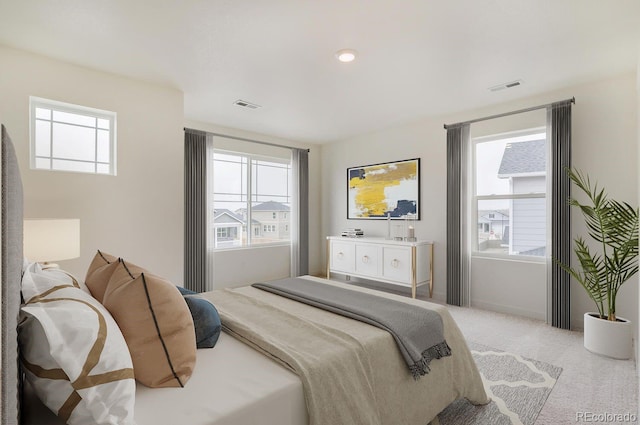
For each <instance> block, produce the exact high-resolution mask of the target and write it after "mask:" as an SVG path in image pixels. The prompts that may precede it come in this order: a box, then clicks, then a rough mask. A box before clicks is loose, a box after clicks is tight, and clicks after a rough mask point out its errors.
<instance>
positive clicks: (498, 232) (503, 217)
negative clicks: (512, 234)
mask: <svg viewBox="0 0 640 425" xmlns="http://www.w3.org/2000/svg"><path fill="white" fill-rule="evenodd" d="M478 239H479V240H488V239H492V240H500V241H502V243H508V242H509V211H506V210H488V211H478Z"/></svg>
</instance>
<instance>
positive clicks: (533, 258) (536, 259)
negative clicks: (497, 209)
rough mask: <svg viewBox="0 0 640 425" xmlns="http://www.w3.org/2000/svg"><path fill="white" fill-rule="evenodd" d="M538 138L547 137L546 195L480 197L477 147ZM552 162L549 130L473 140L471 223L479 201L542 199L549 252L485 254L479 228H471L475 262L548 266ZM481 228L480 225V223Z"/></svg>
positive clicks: (526, 131)
mask: <svg viewBox="0 0 640 425" xmlns="http://www.w3.org/2000/svg"><path fill="white" fill-rule="evenodd" d="M537 134H543V135H545V137H544V139H545V154H546V161H545V192H531V193H516V194H514V193H512V194H501V195H494V194H492V195H478V194H477V191H478V186H477V179H476V177H477V169H476V164H477V153H476V147H477V145H478V144H480V143H487V142H495V141H498V140H504V139H513V138H517V137H527V136H533V135H537ZM536 140H539V139H536ZM550 160H551V155H550V143H549V133H548V129H547V128H546V127H544V126H543V127H534V128H529V129H525V130H517V131H512V132H507V133H498V134H492V135H488V136H479V137H474V138H472V139H471V170H472V173H471V175H470V176H469V181H468V184H469V185H470V187H471V190H470V191H469V192H470V198H471V199H470V206H471V208H470V209H471V219H472V220H473V221H475V222H477V220H478V219H477V217H478V203H479V201H483V200H516V199H540V198H543V199H545V248H546V250H547V253H546V254H545V255H541V256H538V255H524V254H509V253H506V254H503V253H497V252H485V251H480V250H479V249H478V245H479V241H478V227H477V225H476V226H469V230H470V231H471V235H470V238H469V241H470V244H471V247H470V248H471V249H470V251H471V257H472V258H489V259H500V260H509V261H521V262H530V263H545V262H546V261H547V257H548V256H549V249H550V245H549V241H550V238H549V235H550V226H551V220H550V219H551V217H550V213H549V212H550V208H549V202H550V197H549V196H548V195H549V190H550V181H549V180H550V177H551V176H550V174H549V173H550V171H551V164H550ZM478 224H479V223H478ZM511 242H512V241H511V238H510V243H511Z"/></svg>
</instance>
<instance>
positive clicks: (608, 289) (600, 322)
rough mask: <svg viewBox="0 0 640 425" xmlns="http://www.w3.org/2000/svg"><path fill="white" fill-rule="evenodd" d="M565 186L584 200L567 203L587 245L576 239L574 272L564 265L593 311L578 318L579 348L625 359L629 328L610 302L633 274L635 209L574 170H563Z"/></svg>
mask: <svg viewBox="0 0 640 425" xmlns="http://www.w3.org/2000/svg"><path fill="white" fill-rule="evenodd" d="M567 172H568V174H569V177H570V179H571V181H572V182H573V183H574V185H575V186H577V187H578V188H579V189H580V190H581V191H582V192H583V193H584V194H585V195H586V197H587V198H588V202H587V203H581V202H580V201H578V200H577V199H574V198H572V199H571V200H570V201H569V203H570V204H571V205H572V206H574V207H577V208H579V209H580V211H581V212H582V215H583V216H584V219H585V223H586V225H587V229H588V234H589V236H590V237H591V239H592V243H591V244H588V243H587V241H586V240H585V239H584V238H582V236H578V237H576V238H575V239H574V251H575V254H576V257H577V258H578V261H579V263H580V268H579V269H578V268H573V267H570V266H568V265H565V264H561V263H559V264H560V266H561V267H562V268H563V269H564V270H566V271H567V272H568V273H569V274H570V275H571V276H572V277H573V278H574V279H575V280H576V281H578V282H579V283H580V285H582V287H583V288H584V289H585V290H586V291H587V294H588V295H589V297H590V298H591V299H592V300H593V302H594V303H595V305H596V307H597V309H598V312H597V313H596V312H593V313H585V315H584V346H585V348H586V349H587V350H589V351H592V352H594V353H597V354H602V355H605V356H608V357H613V358H618V359H627V358H629V357H630V356H631V346H632V327H631V323H630V322H629V321H628V320H627V319H625V318H622V317H619V316H616V297H617V295H618V291H619V290H620V287H621V286H622V285H623V284H624V283H625V282H627V281H628V280H629V279H631V278H632V277H633V276H634V275H636V273H638V208H634V207H632V206H631V205H629V204H627V203H626V202H618V201H615V200H613V199H609V198H608V197H607V194H606V192H605V190H604V189H599V188H598V185H597V183H595V184H593V185H592V184H591V181H590V180H589V177H588V176H587V175H585V174H584V173H582V172H580V171H578V170H576V171H574V170H571V169H568V170H567Z"/></svg>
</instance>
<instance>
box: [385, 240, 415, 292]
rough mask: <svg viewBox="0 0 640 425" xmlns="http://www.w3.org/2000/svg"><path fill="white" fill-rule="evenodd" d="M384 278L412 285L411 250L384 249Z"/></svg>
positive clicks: (400, 248)
mask: <svg viewBox="0 0 640 425" xmlns="http://www.w3.org/2000/svg"><path fill="white" fill-rule="evenodd" d="M382 261H383V263H382V276H383V277H384V278H385V279H389V280H394V281H397V282H400V283H406V284H411V249H410V248H404V247H398V248H396V247H386V246H385V247H383V248H382Z"/></svg>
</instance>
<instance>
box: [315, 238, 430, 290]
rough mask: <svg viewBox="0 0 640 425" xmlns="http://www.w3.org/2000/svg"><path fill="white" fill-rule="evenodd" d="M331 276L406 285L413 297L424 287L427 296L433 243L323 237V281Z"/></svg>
mask: <svg viewBox="0 0 640 425" xmlns="http://www.w3.org/2000/svg"><path fill="white" fill-rule="evenodd" d="M331 273H338V274H343V275H346V276H347V279H349V278H350V277H351V276H353V277H359V278H363V279H370V280H377V281H380V282H386V283H392V284H395V285H401V286H406V287H409V288H411V296H412V297H413V298H415V297H416V289H417V287H418V286H420V285H426V284H428V285H429V297H431V296H432V295H433V242H430V241H416V242H407V241H395V240H387V239H384V238H346V237H342V236H327V279H329V278H330V277H331Z"/></svg>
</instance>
